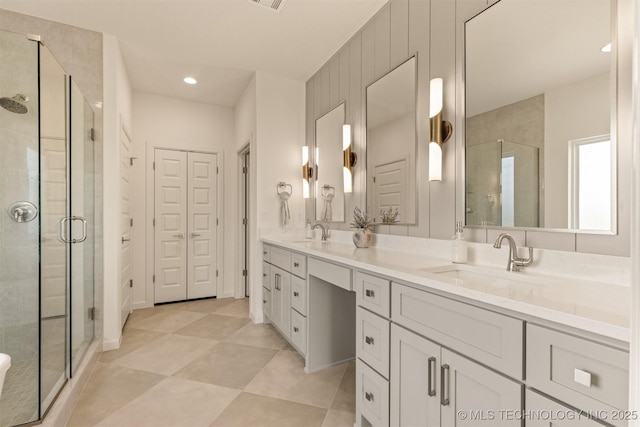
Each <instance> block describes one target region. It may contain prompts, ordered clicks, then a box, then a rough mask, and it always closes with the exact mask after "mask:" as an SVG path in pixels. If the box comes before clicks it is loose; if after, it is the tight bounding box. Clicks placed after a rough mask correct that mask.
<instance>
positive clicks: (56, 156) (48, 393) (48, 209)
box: [40, 47, 69, 408]
mask: <svg viewBox="0 0 640 427" xmlns="http://www.w3.org/2000/svg"><path fill="white" fill-rule="evenodd" d="M66 87H67V83H66V76H65V73H64V70H63V69H62V66H60V64H59V63H58V61H56V59H55V58H54V57H53V55H52V54H51V52H49V50H48V49H46V48H44V47H40V116H41V117H40V174H41V176H40V195H41V196H40V221H41V230H40V233H41V236H40V252H41V259H40V270H41V279H40V280H41V283H40V304H41V334H40V335H41V347H40V357H41V393H40V400H41V403H42V408H47V407H48V406H49V405H50V404H51V402H52V401H53V399H54V398H55V396H56V395H57V393H58V391H59V390H60V389H61V388H62V386H63V385H64V382H65V381H66V379H67V376H68V363H69V355H68V337H67V329H68V322H69V319H68V295H67V294H68V292H67V289H68V287H67V282H68V276H69V274H68V268H67V266H68V262H69V248H68V245H67V244H65V243H64V242H63V241H62V240H61V239H60V222H61V220H62V218H64V217H66V216H67V215H68V209H69V208H68V204H69V203H68V194H67V193H68V190H67V187H68V161H67V156H68V154H67V153H68V148H67V145H68V143H67V124H66V121H67V114H66V110H67V108H66V105H67V96H66Z"/></svg>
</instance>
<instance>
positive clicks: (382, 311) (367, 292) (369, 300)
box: [356, 271, 391, 318]
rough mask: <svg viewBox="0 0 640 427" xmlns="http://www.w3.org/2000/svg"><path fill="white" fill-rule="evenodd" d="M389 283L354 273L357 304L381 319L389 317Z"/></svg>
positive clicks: (367, 275)
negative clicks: (381, 317)
mask: <svg viewBox="0 0 640 427" xmlns="http://www.w3.org/2000/svg"><path fill="white" fill-rule="evenodd" d="M390 295H391V282H390V281H389V280H387V279H382V278H380V277H376V276H372V275H370V274H367V273H362V272H360V271H357V272H356V301H357V304H358V305H360V306H362V307H365V308H368V309H369V310H371V311H373V312H374V313H377V314H379V315H380V316H383V317H387V318H388V317H389V314H390V313H389V312H390V310H391V308H390V301H389V298H390Z"/></svg>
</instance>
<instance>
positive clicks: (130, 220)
mask: <svg viewBox="0 0 640 427" xmlns="http://www.w3.org/2000/svg"><path fill="white" fill-rule="evenodd" d="M129 227H133V218H129Z"/></svg>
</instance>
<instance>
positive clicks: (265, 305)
mask: <svg viewBox="0 0 640 427" xmlns="http://www.w3.org/2000/svg"><path fill="white" fill-rule="evenodd" d="M262 312H263V313H264V315H265V316H266V317H268V318H271V291H270V290H269V289H267V288H262Z"/></svg>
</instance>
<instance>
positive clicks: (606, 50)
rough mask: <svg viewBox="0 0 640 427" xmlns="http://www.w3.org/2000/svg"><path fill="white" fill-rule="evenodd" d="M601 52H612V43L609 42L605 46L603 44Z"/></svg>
mask: <svg viewBox="0 0 640 427" xmlns="http://www.w3.org/2000/svg"><path fill="white" fill-rule="evenodd" d="M600 51H601V52H605V53H607V52H611V43H607V44H605V45H604V46H602V49H600Z"/></svg>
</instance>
